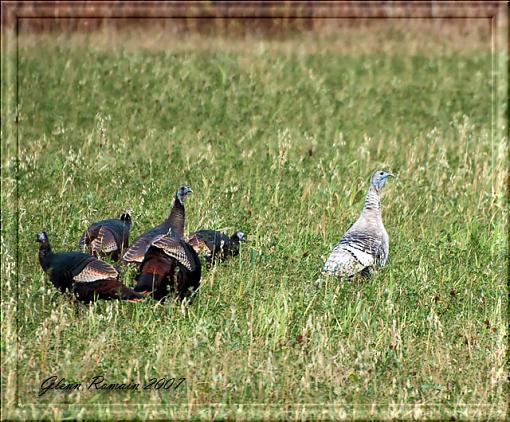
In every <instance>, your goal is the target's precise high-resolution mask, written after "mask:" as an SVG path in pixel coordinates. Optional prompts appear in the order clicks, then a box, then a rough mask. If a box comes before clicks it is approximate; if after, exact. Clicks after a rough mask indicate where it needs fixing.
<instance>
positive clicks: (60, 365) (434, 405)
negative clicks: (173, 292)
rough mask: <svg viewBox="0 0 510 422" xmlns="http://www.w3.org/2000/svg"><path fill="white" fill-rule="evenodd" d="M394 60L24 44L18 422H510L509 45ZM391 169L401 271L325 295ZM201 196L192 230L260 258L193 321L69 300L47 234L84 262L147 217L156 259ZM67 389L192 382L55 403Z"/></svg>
mask: <svg viewBox="0 0 510 422" xmlns="http://www.w3.org/2000/svg"><path fill="white" fill-rule="evenodd" d="M376 38H377V37H372V38H370V42H372V41H373V39H376ZM392 40H393V42H394V41H395V40H398V36H395V38H392ZM381 42H382V44H383V45H382V47H381V48H380V49H379V48H377V47H376V48H372V51H369V50H370V49H368V50H366V49H363V48H362V47H363V45H360V48H359V51H356V50H357V49H356V48H354V49H352V48H351V49H347V50H345V51H342V50H341V49H339V50H338V51H334V50H331V49H329V50H328V46H331V45H340V46H341V45H342V42H341V40H340V42H338V40H336V44H335V43H334V42H332V41H331V40H330V39H328V38H325V39H322V40H321V39H318V40H317V39H316V40H314V41H313V42H312V41H310V40H307V39H304V40H301V39H294V40H293V39H290V40H287V41H285V42H284V43H283V42H282V44H280V46H281V45H285V48H277V46H278V45H279V44H278V42H276V41H268V40H265V41H264V40H252V41H251V42H244V47H243V41H239V40H238V41H236V42H235V43H232V45H230V44H229V42H228V41H221V42H220V41H218V42H217V44H215V43H214V42H211V41H210V40H209V41H208V43H209V44H207V45H208V48H204V44H203V41H201V40H200V39H192V40H191V41H189V40H188V41H186V44H178V45H177V46H175V48H174V46H173V45H172V44H169V47H168V49H151V48H142V47H139V48H134V47H133V46H123V45H122V43H119V44H116V47H115V48H104V46H103V47H93V46H92V45H91V44H87V43H86V42H76V43H63V42H62V40H60V41H55V42H52V41H51V40H48V39H47V40H46V42H44V43H43V42H39V43H34V42H30V43H29V42H27V43H26V44H25V43H23V42H22V43H21V47H20V52H19V73H18V78H19V90H18V96H19V112H20V124H19V163H18V166H19V168H18V169H17V172H16V160H15V156H14V153H13V152H14V149H13V148H14V147H13V145H14V144H15V134H16V131H15V126H14V124H13V123H12V121H9V119H4V118H2V121H3V123H2V125H3V126H2V130H3V135H2V138H3V139H4V144H3V148H4V154H3V157H2V164H3V187H2V226H3V241H2V272H3V277H2V294H3V306H4V308H3V310H4V313H3V318H2V332H3V336H2V338H3V340H2V348H3V349H2V350H3V355H4V356H3V357H4V370H3V374H2V385H3V387H4V388H3V393H2V394H3V400H2V403H3V409H4V412H7V413H4V415H11V417H19V418H35V417H42V416H45V417H47V418H86V417H92V415H94V417H97V418H113V417H120V416H122V415H123V416H126V415H135V414H136V415H138V416H139V417H140V418H155V417H160V418H187V417H192V418H201V417H202V418H212V417H215V418H221V417H231V418H233V417H240V418H275V417H280V418H283V417H294V418H305V417H314V416H315V417H323V418H328V417H329V418H344V417H355V418H368V417H371V418H391V417H400V418H411V417H415V418H427V417H428V418H439V417H443V418H445V417H451V416H453V417H456V418H473V417H479V418H488V417H491V418H496V419H498V418H504V417H505V415H507V410H508V408H507V404H506V399H507V397H508V380H507V367H506V363H507V358H508V355H507V341H508V335H507V334H508V333H507V309H508V308H507V301H508V296H507V273H506V271H507V252H508V251H507V244H506V235H507V228H506V215H507V212H508V208H507V197H506V196H505V185H504V183H505V181H506V180H505V177H506V171H507V166H508V160H507V158H508V157H507V150H506V146H505V142H506V141H505V139H503V138H502V132H501V131H500V127H499V126H498V122H499V119H498V110H500V108H501V105H502V104H503V102H504V99H503V98H502V97H501V96H499V95H493V94H494V93H495V92H496V94H497V90H496V88H497V87H496V86H495V82H494V79H493V78H492V75H493V74H492V72H493V64H494V62H493V57H492V56H491V51H490V42H487V43H481V44H480V45H479V46H478V48H469V50H468V49H466V50H465V51H464V50H463V49H462V48H457V49H453V48H452V50H451V51H449V50H448V48H441V49H439V48H438V49H437V50H434V49H429V48H422V49H420V48H413V49H406V48H405V45H404V47H402V48H401V47H398V46H397V45H396V44H395V45H394V46H393V47H390V48H384V46H385V44H384V39H383V40H382V41H381ZM183 43H184V41H183ZM321 43H322V44H321ZM360 43H361V44H363V41H360ZM234 44H235V45H236V46H238V47H239V45H240V46H241V48H234V47H233V46H234ZM419 44H420V43H419V40H418V42H417V45H418V46H419ZM182 45H185V46H186V48H182ZM321 46H322V47H324V48H323V49H321ZM179 47H181V48H179ZM308 47H309V48H308ZM12 58H13V57H12V56H11V59H12ZM6 60H8V59H6ZM496 70H497V69H496ZM10 71H11V73H10V74H9V75H8V77H6V78H3V80H2V83H3V84H4V89H5V91H4V96H3V104H2V106H3V109H4V110H5V113H7V117H8V116H12V113H13V108H12V104H14V102H15V96H16V90H15V86H12V84H10V85H9V84H8V81H9V80H10V81H13V80H14V81H15V76H14V73H12V72H13V70H12V68H11V70H10ZM9 78H10V79H9ZM8 113H11V114H8ZM2 116H3V117H4V113H3V114H2ZM378 168H383V169H387V170H390V171H392V172H393V173H395V174H396V175H397V178H396V179H394V180H390V181H389V182H388V183H387V184H386V186H385V188H384V191H383V198H382V203H383V217H384V222H385V226H386V229H387V231H388V233H389V236H390V257H389V261H388V264H387V266H386V267H385V268H384V269H383V270H381V271H379V272H378V273H376V274H375V276H374V277H373V278H372V279H371V280H368V281H366V280H365V281H363V280H356V281H354V282H352V283H345V282H339V281H337V280H334V279H331V280H328V281H327V282H326V283H325V285H324V286H323V287H322V288H321V289H319V290H318V289H316V288H315V287H314V281H315V280H316V279H317V277H318V276H319V274H320V269H321V268H322V265H323V263H324V260H325V258H326V257H327V255H328V254H329V252H330V250H331V248H332V246H333V245H334V244H335V243H336V241H337V240H338V239H339V237H340V236H341V235H342V233H343V232H344V231H345V230H346V229H347V228H348V227H349V225H350V224H351V223H352V222H353V221H354V220H355V219H356V218H357V216H358V214H359V212H360V210H361V208H362V206H363V201H364V195H365V193H366V190H367V188H368V180H369V176H370V174H371V172H372V171H373V170H375V169H378ZM16 178H18V180H19V185H18V189H19V191H18V193H19V201H18V202H16V200H15V198H16V183H15V180H16ZM182 183H186V184H188V185H190V186H191V187H192V188H193V190H194V194H193V195H192V196H191V197H190V198H189V201H188V202H187V221H186V230H187V232H191V231H194V230H197V229H200V228H215V229H220V230H225V231H227V232H232V231H233V230H234V229H242V230H243V231H244V232H245V233H247V235H248V240H249V242H248V243H247V244H245V245H243V246H244V247H243V249H242V252H241V254H240V256H239V257H238V258H236V259H233V260H231V261H230V262H227V263H224V264H223V265H219V266H217V267H215V268H214V269H212V270H209V271H204V273H203V278H202V286H201V289H200V294H199V297H198V298H197V300H196V301H195V302H194V303H193V304H192V306H190V307H188V308H184V307H181V306H180V305H179V304H177V303H166V304H164V305H160V304H157V303H155V302H154V301H150V300H147V301H146V302H143V303H139V304H133V303H119V302H99V303H95V304H93V305H91V306H83V305H78V304H75V303H73V302H72V301H71V300H70V299H69V298H68V297H65V296H63V295H61V294H60V293H58V292H57V291H56V290H55V289H54V288H53V286H52V285H51V283H49V281H48V279H47V277H46V275H45V274H44V273H43V272H42V271H41V268H40V266H39V263H38V260H37V249H38V245H37V243H36V242H35V234H36V232H38V231H40V230H43V229H44V230H46V231H47V232H48V234H49V236H50V241H51V242H52V245H53V247H54V249H55V250H57V251H62V250H73V249H76V247H77V242H78V239H79V238H80V236H81V234H82V232H83V230H84V229H85V228H86V227H87V225H88V224H90V223H91V222H94V221H97V220H99V219H103V218H107V217H110V216H118V215H119V214H120V212H121V211H122V209H123V208H126V207H131V208H132V209H133V220H134V226H133V228H132V235H131V238H132V239H133V238H134V237H136V236H137V235H138V234H139V233H141V232H142V231H144V230H145V229H147V228H149V227H151V226H152V225H154V224H156V223H158V222H160V221H161V220H162V219H163V218H164V217H165V216H166V215H167V213H168V210H169V208H170V206H171V203H172V198H173V195H174V193H175V190H176V188H177V187H178V185H180V184H182ZM16 205H17V206H18V207H19V213H18V214H17V215H16ZM17 219H18V220H17ZM17 221H18V223H19V226H18V227H19V231H18V234H19V239H18V240H19V241H18V243H17V246H18V249H16V234H17V232H16V222H17ZM17 253H18V259H19V264H18V266H16V254H17ZM132 276H133V272H132V271H131V272H129V271H128V272H125V273H124V274H123V279H124V281H125V282H126V283H127V284H129V285H133V282H132V281H131V280H132ZM16 333H17V334H16ZM16 340H18V341H17V343H18V344H17V347H16ZM16 371H17V372H16ZM52 375H56V376H58V377H59V378H60V377H63V378H65V379H66V380H67V381H69V382H71V381H73V382H80V383H83V384H85V385H87V384H88V382H89V380H90V379H91V378H92V377H93V376H96V375H102V376H104V377H105V379H106V381H107V382H109V383H123V382H125V383H127V382H136V383H140V384H144V383H146V382H147V381H148V380H149V379H150V378H152V377H158V378H161V377H185V378H186V381H185V382H184V383H183V384H182V385H181V386H180V387H179V388H178V389H177V390H175V389H173V388H172V389H170V390H159V391H148V390H146V391H120V392H118V391H117V392H111V391H106V392H97V391H89V390H87V389H85V388H83V387H82V389H81V390H79V391H74V392H71V393H68V392H59V391H48V392H47V393H46V394H44V395H43V396H41V397H39V396H38V393H39V387H40V385H41V382H42V381H43V380H44V379H46V378H48V377H50V376H52ZM15 403H18V404H19V405H21V407H19V408H18V410H16V411H15V410H14V406H15ZM119 415H120V416H119Z"/></svg>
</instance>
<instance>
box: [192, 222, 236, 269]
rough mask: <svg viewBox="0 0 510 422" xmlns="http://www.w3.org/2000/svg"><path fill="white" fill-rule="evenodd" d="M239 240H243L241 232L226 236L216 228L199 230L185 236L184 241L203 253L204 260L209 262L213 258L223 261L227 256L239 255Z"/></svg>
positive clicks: (212, 260)
mask: <svg viewBox="0 0 510 422" xmlns="http://www.w3.org/2000/svg"><path fill="white" fill-rule="evenodd" d="M239 233H240V234H241V235H239ZM240 237H241V238H240ZM241 240H244V235H243V234H242V232H236V233H234V234H233V235H232V236H231V237H228V236H227V235H226V234H224V233H222V232H219V231H216V230H199V231H196V232H194V233H192V234H190V235H189V236H188V237H187V238H186V241H187V242H188V243H189V244H190V245H191V246H192V247H193V249H195V251H196V252H198V253H203V254H204V256H205V259H206V261H207V262H209V263H212V262H214V261H215V260H220V261H224V260H225V259H227V258H229V257H233V256H237V255H239V242H240V241H241Z"/></svg>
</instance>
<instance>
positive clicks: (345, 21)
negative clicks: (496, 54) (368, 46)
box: [2, 0, 505, 36]
mask: <svg viewBox="0 0 510 422" xmlns="http://www.w3.org/2000/svg"><path fill="white" fill-rule="evenodd" d="M504 7H505V2H497V1H482V2H441V1H434V0H432V1H431V0H429V1H416V2H414V1H372V2H363V1H352V2H312V1H296V2H285V3H284V2H271V1H269V2H240V1H231V2H217V1H204V2H136V1H105V2H96V1H80V2H69V1H62V2H58V1H42V2H38V1H26V2H11V3H10V4H9V5H8V7H6V8H5V10H4V13H3V14H2V19H3V24H4V27H5V26H8V27H14V26H15V24H16V16H19V17H22V18H23V19H21V20H20V22H19V24H20V27H21V28H22V29H23V30H30V31H35V32H40V31H82V32H88V31H94V30H97V29H100V28H104V27H106V26H108V27H115V28H130V29H133V28H147V27H149V28H152V29H154V28H155V27H157V28H159V29H164V30H165V32H168V33H179V32H188V31H192V32H200V33H214V34H216V35H224V34H229V35H234V34H235V35H246V34H248V33H249V34H263V35H265V36H278V35H280V36H281V35H282V34H288V33H295V32H302V31H323V30H325V29H329V28H330V26H331V22H330V23H328V20H329V19H331V18H339V19H335V20H334V23H333V25H334V26H335V27H338V26H345V27H352V26H360V25H362V26H367V25H373V24H377V23H378V22H380V19H377V18H403V17H407V18H412V19H424V20H430V18H434V22H435V23H436V24H439V25H440V26H446V25H448V26H451V25H452V24H453V25H455V26H458V27H461V28H465V30H466V31H467V30H468V29H469V28H471V22H470V20H468V19H459V18H467V17H471V18H477V19H479V18H484V17H485V18H490V17H492V16H496V14H497V11H498V8H504ZM169 18H171V19H169ZM324 18H328V19H324Z"/></svg>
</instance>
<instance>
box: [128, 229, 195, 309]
mask: <svg viewBox="0 0 510 422" xmlns="http://www.w3.org/2000/svg"><path fill="white" fill-rule="evenodd" d="M200 276H201V264H200V260H199V258H198V255H197V253H196V252H195V251H194V249H193V248H192V247H191V246H190V245H189V244H187V243H186V242H185V241H184V240H183V239H179V238H178V237H176V236H173V235H171V234H166V235H160V236H157V237H156V238H154V239H153V241H152V242H151V244H150V246H149V248H148V250H147V252H146V253H145V256H144V259H143V261H142V263H141V264H140V272H139V274H138V275H137V276H136V278H135V280H136V287H135V290H136V291H138V292H150V293H152V296H153V297H154V299H156V300H160V299H162V298H164V297H165V296H166V295H167V294H168V293H169V292H170V291H175V292H176V293H177V296H178V297H179V299H181V300H182V299H184V298H185V297H186V296H188V295H190V294H192V293H193V292H194V291H195V290H196V289H198V287H199V285H200Z"/></svg>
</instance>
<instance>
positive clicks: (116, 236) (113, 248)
mask: <svg viewBox="0 0 510 422" xmlns="http://www.w3.org/2000/svg"><path fill="white" fill-rule="evenodd" d="M130 229H131V217H130V216H129V214H123V215H122V216H121V217H120V218H118V219H113V218H112V219H108V220H101V221H98V222H97V223H94V224H92V225H90V227H89V228H88V229H87V230H86V231H85V233H83V235H82V237H81V239H80V242H79V245H80V248H84V247H86V248H87V249H88V252H89V253H90V254H91V255H94V256H96V257H101V256H110V257H111V258H112V259H114V260H118V259H119V256H120V255H121V254H122V252H123V251H124V249H126V248H127V247H128V244H129V231H130Z"/></svg>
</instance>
